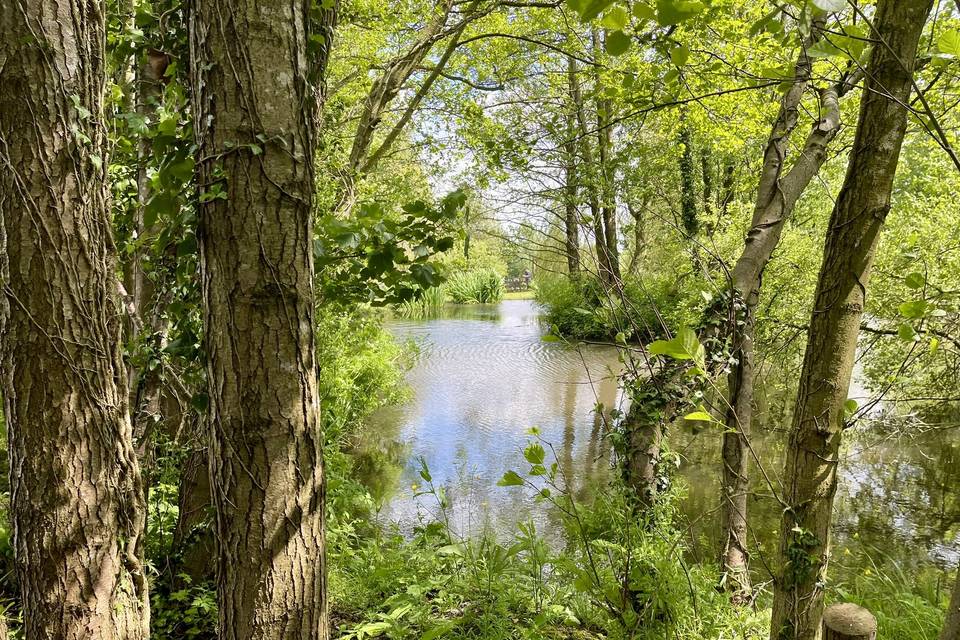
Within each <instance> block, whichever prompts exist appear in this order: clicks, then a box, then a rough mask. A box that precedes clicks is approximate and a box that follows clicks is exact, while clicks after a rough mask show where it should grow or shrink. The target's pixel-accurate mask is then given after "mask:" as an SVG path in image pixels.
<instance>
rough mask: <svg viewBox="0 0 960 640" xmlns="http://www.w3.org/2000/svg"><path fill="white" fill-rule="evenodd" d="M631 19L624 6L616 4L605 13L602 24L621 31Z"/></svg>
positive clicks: (612, 29)
mask: <svg viewBox="0 0 960 640" xmlns="http://www.w3.org/2000/svg"><path fill="white" fill-rule="evenodd" d="M629 20H630V14H629V13H627V10H626V9H624V8H623V7H620V6H616V7H613V8H611V9H610V10H609V11H607V12H606V13H605V14H604V15H603V19H602V20H601V21H600V24H601V25H603V26H604V27H605V28H607V29H610V30H611V31H620V30H622V29H623V28H624V27H625V26H627V22H629Z"/></svg>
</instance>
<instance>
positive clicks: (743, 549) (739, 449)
mask: <svg viewBox="0 0 960 640" xmlns="http://www.w3.org/2000/svg"><path fill="white" fill-rule="evenodd" d="M821 28H822V22H820V21H817V22H815V23H814V25H813V28H812V29H811V32H810V34H809V36H808V37H807V39H806V41H805V42H804V43H803V45H802V47H801V52H800V55H799V58H798V60H797V64H796V66H795V69H796V70H795V75H794V80H793V83H792V84H791V86H790V87H789V89H788V90H787V92H786V93H785V94H784V96H783V98H782V100H781V103H780V110H779V113H778V116H777V118H776V120H775V121H774V124H773V127H772V128H771V131H770V137H769V138H768V140H767V146H766V148H765V150H764V161H763V167H762V169H761V176H760V182H759V188H758V197H757V203H756V206H755V208H754V215H753V221H752V224H751V228H750V230H749V231H748V233H747V236H746V238H745V240H744V248H743V252H742V253H741V254H740V257H739V258H738V260H737V263H736V265H734V268H733V271H732V274H731V275H732V277H731V285H732V286H731V297H730V298H729V299H728V300H727V305H725V306H721V307H719V310H720V311H721V313H720V317H716V318H714V319H713V321H712V322H713V323H715V324H716V325H718V326H720V327H723V328H724V330H725V333H726V335H727V342H728V343H729V344H730V348H731V355H732V356H733V365H732V367H731V371H730V373H729V374H728V376H727V381H728V383H727V409H726V415H725V420H724V422H725V425H726V429H724V433H723V446H722V456H723V475H722V477H721V489H720V493H721V497H720V514H721V517H720V519H721V554H720V570H721V574H722V575H723V584H724V587H725V589H726V590H727V592H728V593H730V594H731V599H732V601H733V602H734V603H739V604H742V603H745V602H748V601H749V600H750V597H751V587H750V578H749V558H750V554H749V550H748V547H747V537H746V536H747V492H748V490H749V466H750V458H749V455H748V454H749V437H750V426H751V422H752V420H753V398H754V361H753V358H754V354H753V343H754V331H755V320H756V318H755V316H756V306H757V303H758V300H759V296H760V287H761V278H762V276H763V271H764V270H765V269H766V266H767V264H768V263H769V262H770V259H771V257H772V256H773V252H774V250H775V249H776V248H777V246H778V245H779V243H780V236H781V233H782V232H783V228H784V226H785V224H786V222H787V220H788V219H789V217H790V215H791V214H792V213H793V209H794V206H795V205H796V202H797V200H799V198H800V196H801V195H802V194H803V192H804V190H805V189H806V188H807V185H809V184H810V182H811V181H812V180H813V178H814V177H815V176H816V175H817V173H818V172H819V171H820V167H821V166H822V165H823V163H824V162H825V161H826V157H827V146H828V145H829V144H830V142H831V141H832V140H833V138H834V137H836V135H837V133H838V132H839V130H840V107H839V98H840V97H841V96H842V95H844V94H845V93H847V92H848V91H849V90H850V88H852V86H853V84H852V83H850V82H849V80H850V79H849V78H848V77H846V76H845V77H844V78H842V79H841V80H840V81H839V82H838V83H836V84H835V85H833V86H831V87H829V88H827V89H823V90H821V91H820V92H819V93H820V118H819V119H818V120H817V121H815V122H814V123H813V127H812V128H811V130H810V132H809V133H808V135H807V138H806V141H805V142H804V145H803V150H802V152H801V153H800V155H799V156H798V158H797V160H796V162H795V163H794V165H793V167H791V169H790V171H789V172H787V173H786V175H783V169H784V166H783V165H784V161H785V159H786V155H787V147H788V144H789V141H790V134H791V133H792V132H793V130H794V129H795V127H796V125H797V120H798V108H799V104H800V101H801V99H802V97H803V94H804V92H805V91H806V89H807V86H808V84H809V82H810V74H811V70H812V67H811V60H810V58H809V56H807V53H806V51H807V49H809V47H810V46H812V45H813V44H814V43H815V42H816V41H817V40H819V38H820V29H821ZM705 324H708V325H709V324H710V323H705Z"/></svg>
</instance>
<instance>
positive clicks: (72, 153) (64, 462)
mask: <svg viewBox="0 0 960 640" xmlns="http://www.w3.org/2000/svg"><path fill="white" fill-rule="evenodd" d="M104 12H105V6H104V5H103V4H101V3H96V2H85V3H81V2H50V1H46V0H44V1H39V0H38V1H35V2H28V3H23V2H17V1H14V0H2V1H0V61H2V62H0V82H2V84H3V91H2V92H0V222H2V224H0V281H2V282H3V296H2V298H0V341H2V367H3V395H4V400H5V405H6V406H5V409H6V416H7V428H8V438H9V457H10V469H11V474H10V481H11V495H10V513H11V519H12V521H13V547H14V553H15V555H16V567H17V579H18V583H19V586H20V594H21V604H22V606H23V620H24V633H25V636H26V637H27V638H37V639H39V638H57V639H65V640H72V639H77V640H80V639H88V638H98V639H106V640H114V639H123V640H128V639H139V638H146V637H147V636H148V634H149V604H148V599H147V583H146V577H145V575H144V569H143V563H142V536H143V529H144V519H145V505H144V500H143V487H142V481H141V478H140V469H139V466H138V463H137V458H136V454H135V451H134V445H133V436H132V430H131V424H130V417H129V413H128V396H127V379H126V370H125V367H124V365H123V361H122V359H121V349H120V346H121V332H122V313H121V304H120V299H119V285H120V283H119V279H118V277H117V258H116V255H115V254H114V250H113V241H112V238H111V232H110V218H109V189H108V184H109V183H108V181H107V172H106V168H107V159H106V135H105V131H104V127H103V98H102V96H103V90H104V84H105V81H106V75H105V74H106V70H105V69H104V67H103V66H102V65H103V63H104V60H105V51H104V46H105V37H104Z"/></svg>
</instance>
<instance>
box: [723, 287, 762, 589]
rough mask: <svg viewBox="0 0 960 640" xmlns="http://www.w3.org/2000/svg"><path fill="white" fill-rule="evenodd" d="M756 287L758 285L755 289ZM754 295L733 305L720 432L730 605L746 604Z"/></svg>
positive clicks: (725, 564) (725, 569)
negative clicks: (732, 346)
mask: <svg viewBox="0 0 960 640" xmlns="http://www.w3.org/2000/svg"><path fill="white" fill-rule="evenodd" d="M758 288H759V287H758ZM757 294H758V292H757V291H756V290H755V291H754V292H753V293H751V294H749V299H748V300H746V301H743V300H742V299H741V298H740V297H739V296H737V299H736V301H735V302H734V304H736V305H739V306H740V307H742V308H739V309H735V311H734V314H735V317H737V318H742V322H743V324H740V323H739V322H733V323H732V325H733V328H732V333H733V335H732V337H731V338H732V340H731V341H732V342H733V344H735V345H736V347H737V348H736V349H735V357H736V359H737V363H736V364H735V365H734V366H733V368H732V370H731V371H730V373H729V375H728V376H727V411H726V416H725V420H724V422H725V425H726V428H725V429H724V433H723V444H722V456H723V474H722V476H721V481H720V530H721V536H722V539H721V551H720V571H721V575H722V576H723V578H722V580H723V586H724V589H725V590H726V592H727V593H729V594H730V599H731V601H732V602H733V603H734V604H740V605H742V604H747V603H748V602H750V600H751V598H752V590H751V587H750V566H749V565H750V550H749V544H748V540H747V497H748V494H749V490H750V457H749V454H750V447H749V438H750V424H751V421H752V420H753V381H754V368H753V367H754V365H753V335H754V327H755V322H756V308H757V297H758V296H757Z"/></svg>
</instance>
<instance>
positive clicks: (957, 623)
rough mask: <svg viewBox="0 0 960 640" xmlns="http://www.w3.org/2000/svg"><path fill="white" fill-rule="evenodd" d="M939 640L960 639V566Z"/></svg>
mask: <svg viewBox="0 0 960 640" xmlns="http://www.w3.org/2000/svg"><path fill="white" fill-rule="evenodd" d="M939 640H960V567H958V568H957V582H956V584H955V585H953V594H952V595H951V596H950V604H949V605H948V606H947V615H946V617H945V619H944V621H943V629H941V630H940V638H939Z"/></svg>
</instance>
